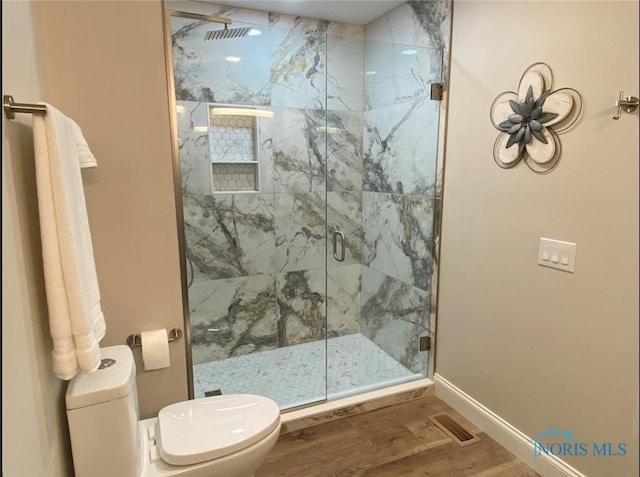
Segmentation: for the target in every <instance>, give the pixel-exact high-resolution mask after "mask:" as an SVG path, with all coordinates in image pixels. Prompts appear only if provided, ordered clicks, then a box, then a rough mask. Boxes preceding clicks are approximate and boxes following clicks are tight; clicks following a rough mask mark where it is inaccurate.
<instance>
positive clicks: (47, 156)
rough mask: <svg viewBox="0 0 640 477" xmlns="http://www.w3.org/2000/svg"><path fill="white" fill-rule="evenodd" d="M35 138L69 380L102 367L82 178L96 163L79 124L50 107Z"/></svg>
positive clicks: (49, 280)
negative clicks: (78, 374)
mask: <svg viewBox="0 0 640 477" xmlns="http://www.w3.org/2000/svg"><path fill="white" fill-rule="evenodd" d="M33 140H34V148H35V156H36V179H37V190H38V208H39V211H40V234H41V236H42V257H43V264H44V278H45V286H46V290H47V304H48V307H49V329H50V331H51V337H52V338H53V370H54V372H55V374H56V376H58V377H59V378H61V379H65V380H68V379H71V378H73V377H74V376H75V375H76V374H77V373H78V372H79V371H82V372H85V373H93V372H94V371H96V370H97V369H98V366H99V365H100V357H101V355H100V347H99V344H98V343H99V341H100V340H101V339H102V338H103V337H104V333H105V331H106V325H105V321H104V315H103V314H102V309H101V307H100V290H99V288H98V277H97V274H96V267H95V262H94V258H93V246H92V244H91V233H90V231H89V222H88V220H87V208H86V204H85V199H84V189H83V187H82V175H81V174H80V168H81V167H95V166H96V165H97V163H96V160H95V158H94V157H93V154H92V153H91V151H90V150H89V146H88V145H87V142H86V141H85V139H84V137H83V136H82V131H81V130H80V128H79V127H78V125H77V124H76V123H75V122H74V121H72V120H71V119H69V118H67V117H66V116H65V115H64V114H62V113H61V112H60V111H58V110H57V109H56V108H54V107H53V106H51V105H47V113H46V114H44V115H34V117H33Z"/></svg>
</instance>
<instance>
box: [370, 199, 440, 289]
mask: <svg viewBox="0 0 640 477" xmlns="http://www.w3.org/2000/svg"><path fill="white" fill-rule="evenodd" d="M433 202H434V199H431V198H427V197H420V196H406V195H399V194H381V193H375V192H363V193H362V222H363V244H362V263H363V265H368V266H369V267H371V268H374V269H376V270H379V271H381V272H384V273H385V274H387V275H390V276H392V277H394V278H397V279H398V280H401V281H403V282H404V283H407V284H409V285H412V286H414V287H417V288H420V289H422V290H429V289H430V284H431V266H432V256H431V254H432V250H433Z"/></svg>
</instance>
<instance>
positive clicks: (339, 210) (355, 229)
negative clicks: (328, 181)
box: [327, 191, 362, 268]
mask: <svg viewBox="0 0 640 477" xmlns="http://www.w3.org/2000/svg"><path fill="white" fill-rule="evenodd" d="M335 231H340V232H342V233H343V234H344V237H345V259H344V261H343V262H339V261H337V260H335V259H334V258H333V233H334V232H335ZM327 237H328V240H327V265H328V267H329V268H331V267H341V266H345V265H353V264H360V263H361V262H362V193H361V192H360V191H342V192H327ZM340 247H341V244H340V243H338V253H340Z"/></svg>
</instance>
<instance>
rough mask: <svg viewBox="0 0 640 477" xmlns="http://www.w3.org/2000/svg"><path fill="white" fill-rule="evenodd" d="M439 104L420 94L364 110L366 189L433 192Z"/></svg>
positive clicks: (431, 193)
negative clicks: (409, 99) (419, 95)
mask: <svg viewBox="0 0 640 477" xmlns="http://www.w3.org/2000/svg"><path fill="white" fill-rule="evenodd" d="M438 108H439V103H438V102H437V101H431V100H430V99H428V98H418V99H416V100H411V101H406V102H403V103H399V104H395V105H393V106H387V107H384V108H380V109H375V110H371V111H367V112H365V114H364V152H363V155H364V180H363V183H364V184H363V188H364V190H368V191H377V192H395V193H400V194H420V195H433V194H434V187H435V166H436V156H437V149H438V143H437V141H438Z"/></svg>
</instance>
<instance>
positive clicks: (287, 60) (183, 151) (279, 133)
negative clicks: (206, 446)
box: [165, 0, 450, 409]
mask: <svg viewBox="0 0 640 477" xmlns="http://www.w3.org/2000/svg"><path fill="white" fill-rule="evenodd" d="M165 5H166V6H167V8H168V9H169V15H168V23H167V27H168V28H167V30H168V34H170V35H171V38H170V40H169V41H168V42H167V44H168V45H171V55H172V67H173V68H172V72H171V73H172V75H173V83H172V84H173V87H174V88H173V90H172V94H173V95H174V98H175V109H176V126H177V127H176V137H177V143H178V146H179V157H177V158H176V160H177V161H179V168H178V169H179V172H180V175H179V176H178V177H177V178H176V179H177V180H179V181H181V185H182V204H181V205H182V211H183V218H184V223H183V226H184V228H183V231H184V250H183V251H182V252H183V256H184V257H185V264H186V267H185V270H184V276H185V281H186V287H185V288H186V290H187V294H186V296H185V300H186V302H187V303H186V305H187V307H188V313H187V316H185V322H186V324H185V326H187V327H188V328H189V330H190V333H189V336H190V341H191V343H190V349H189V353H188V357H189V360H190V363H189V364H190V371H191V376H190V377H191V382H190V389H189V393H190V396H191V397H203V396H204V395H205V393H207V392H209V391H211V390H216V389H220V390H221V392H222V393H223V394H231V393H252V394H259V395H264V396H268V397H270V398H272V399H274V400H275V401H276V402H278V404H279V405H280V406H281V408H282V409H292V408H296V407H298V406H305V405H308V404H310V403H315V402H321V401H325V400H331V399H338V398H340V397H346V396H350V395H354V394H359V393H363V392H366V391H371V390H374V389H379V388H383V387H387V386H392V385H395V384H401V383H406V382H409V381H414V380H417V379H420V378H424V377H430V376H431V374H432V372H433V371H432V362H433V360H432V359H431V352H432V351H421V350H420V338H422V337H425V336H431V337H432V338H433V334H434V329H435V315H434V310H435V306H434V303H435V299H436V297H435V289H436V287H435V283H436V280H435V276H436V273H437V263H436V257H437V240H438V239H437V237H438V231H439V224H438V223H437V217H438V216H439V214H438V210H439V206H440V197H439V195H438V194H439V190H440V187H439V186H438V184H437V181H438V180H439V179H438V177H439V176H440V174H439V171H438V167H439V164H440V162H439V161H441V159H440V157H439V155H438V153H439V150H440V149H439V147H438V142H439V134H440V133H439V132H440V129H439V128H440V114H441V107H442V106H441V103H440V102H437V101H432V100H431V99H430V97H429V92H430V88H429V84H430V83H434V82H437V83H440V82H442V80H443V55H444V52H445V50H446V48H447V42H448V38H449V36H448V28H449V22H450V2H449V1H448V0H437V1H429V2H420V1H415V2H407V3H405V4H402V5H400V6H398V7H397V8H395V9H394V10H392V11H390V12H389V13H387V14H386V15H384V16H382V17H381V18H379V19H377V20H374V21H373V22H371V23H369V24H367V25H355V24H347V23H340V22H335V21H327V20H320V19H314V18H302V17H295V16H289V15H285V14H280V13H270V12H264V11H257V10H247V9H243V8H237V7H228V6H218V5H215V4H212V3H202V2H189V1H175V0H167V1H166V2H165ZM220 17H229V18H230V19H231V22H232V23H231V24H230V25H229V26H228V27H229V29H230V31H232V30H233V31H235V32H237V36H231V35H216V33H215V32H216V31H218V30H222V29H224V25H222V24H220V23H219V21H220V20H221V18H220ZM223 20H224V19H223ZM212 32H213V33H212ZM212 36H213V37H215V38H216V39H215V41H207V38H208V37H212ZM338 232H339V233H338ZM337 235H340V236H343V237H344V238H343V239H342V240H343V242H339V243H338V244H337V245H339V246H340V247H342V246H343V245H344V251H343V253H342V255H341V257H340V258H342V260H338V259H336V258H334V253H332V252H333V250H334V243H333V241H334V240H336V236H337Z"/></svg>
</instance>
